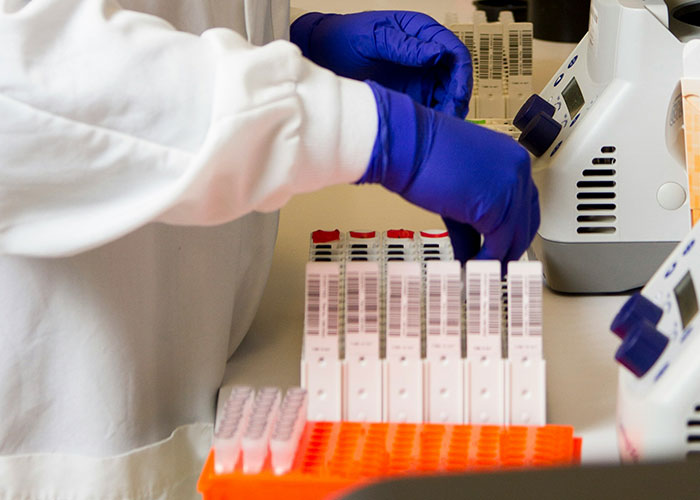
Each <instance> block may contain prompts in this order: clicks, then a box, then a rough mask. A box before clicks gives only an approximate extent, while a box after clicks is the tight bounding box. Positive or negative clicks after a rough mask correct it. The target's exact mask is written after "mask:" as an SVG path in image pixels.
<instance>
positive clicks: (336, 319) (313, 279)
mask: <svg viewBox="0 0 700 500" xmlns="http://www.w3.org/2000/svg"><path fill="white" fill-rule="evenodd" d="M305 301H306V304H305V311H306V318H305V328H304V332H305V334H306V335H311V336H316V335H318V336H321V337H326V336H337V335H338V334H339V333H340V266H339V264H337V263H330V262H328V263H325V262H324V263H319V262H313V263H309V264H307V268H306V298H305Z"/></svg>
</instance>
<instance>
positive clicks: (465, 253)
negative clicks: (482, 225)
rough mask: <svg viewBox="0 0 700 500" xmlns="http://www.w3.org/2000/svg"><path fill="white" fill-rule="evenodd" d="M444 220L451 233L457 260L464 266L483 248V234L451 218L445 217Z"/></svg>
mask: <svg viewBox="0 0 700 500" xmlns="http://www.w3.org/2000/svg"><path fill="white" fill-rule="evenodd" d="M442 220H443V222H444V223H445V227H446V228H447V231H448V232H449V233H450V240H451V241H452V249H453V251H454V255H455V259H457V260H458V261H460V262H461V263H462V264H464V263H465V262H466V261H467V260H469V259H471V258H473V257H474V256H475V255H476V254H477V253H479V249H480V248H481V234H480V233H479V231H477V230H476V229H474V228H473V227H472V226H471V225H470V224H466V223H464V222H457V221H456V220H454V219H450V218H449V217H443V218H442Z"/></svg>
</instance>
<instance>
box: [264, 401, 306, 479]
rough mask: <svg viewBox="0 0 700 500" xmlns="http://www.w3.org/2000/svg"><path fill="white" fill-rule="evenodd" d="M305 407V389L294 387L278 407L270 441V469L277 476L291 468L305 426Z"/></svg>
mask: <svg viewBox="0 0 700 500" xmlns="http://www.w3.org/2000/svg"><path fill="white" fill-rule="evenodd" d="M307 405H308V395H307V393H306V389H302V388H300V387H294V388H292V389H289V390H288V391H287V394H286V395H285V397H284V401H283V402H282V405H281V406H280V412H279V418H278V419H277V423H276V425H275V428H274V430H273V432H272V438H271V439H270V452H271V454H272V469H273V470H274V472H275V474H277V475H281V474H285V473H286V472H288V471H289V470H291V468H292V465H293V462H294V456H295V455H296V452H297V448H298V447H299V440H300V439H301V434H302V432H303V431H304V426H305V424H306V407H307Z"/></svg>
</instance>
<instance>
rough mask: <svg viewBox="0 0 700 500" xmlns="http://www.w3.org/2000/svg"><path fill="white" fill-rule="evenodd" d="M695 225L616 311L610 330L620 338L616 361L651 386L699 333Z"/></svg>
mask: <svg viewBox="0 0 700 500" xmlns="http://www.w3.org/2000/svg"><path fill="white" fill-rule="evenodd" d="M697 238H700V226H696V227H695V229H694V230H693V231H691V233H690V234H689V235H688V236H687V238H686V239H685V240H684V241H682V242H681V243H680V244H679V245H678V246H677V247H676V249H675V250H674V251H673V252H672V253H671V255H670V256H669V257H668V259H667V260H666V261H665V262H664V264H663V265H662V266H661V267H660V268H659V270H658V271H657V272H656V273H655V274H654V276H652V278H651V279H650V280H649V282H648V283H647V285H646V286H645V287H644V288H643V289H642V291H641V293H637V294H635V295H633V296H632V297H631V298H630V299H629V300H628V301H627V302H626V303H625V305H624V306H623V307H622V309H620V311H619V312H618V314H617V316H616V317H615V319H614V320H613V323H612V325H611V327H610V329H611V330H612V331H613V332H614V333H615V334H616V335H618V336H619V337H620V338H621V339H622V344H621V345H620V347H619V349H618V351H617V353H616V354H615V358H616V359H617V360H618V361H619V362H620V363H621V364H622V365H624V366H625V367H627V368H628V369H629V370H630V371H631V372H632V373H633V374H634V375H635V376H636V377H638V378H644V379H647V378H648V382H647V383H649V384H653V383H655V382H656V381H658V380H659V379H661V378H662V377H663V375H664V374H665V373H666V372H667V370H668V368H669V367H670V366H671V365H672V364H673V363H674V362H676V360H677V358H679V357H681V356H683V351H684V350H685V348H686V345H687V344H688V343H689V342H688V339H690V338H692V337H693V336H694V333H695V331H696V330H698V329H700V315H698V312H699V311H700V306H699V304H698V296H699V295H700V293H699V292H698V289H697V286H698V284H699V283H700V244H697V243H696V239H697Z"/></svg>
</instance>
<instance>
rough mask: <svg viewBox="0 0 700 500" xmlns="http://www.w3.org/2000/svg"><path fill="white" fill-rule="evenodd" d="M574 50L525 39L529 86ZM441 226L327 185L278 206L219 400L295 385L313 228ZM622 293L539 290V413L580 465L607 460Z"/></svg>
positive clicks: (377, 194)
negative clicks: (542, 366) (543, 370)
mask: <svg viewBox="0 0 700 500" xmlns="http://www.w3.org/2000/svg"><path fill="white" fill-rule="evenodd" d="M574 46H575V45H574V44H560V43H552V42H542V41H539V40H535V47H534V49H535V78H534V88H535V89H540V88H542V87H543V86H544V85H545V84H546V83H547V81H548V80H549V77H550V76H551V75H552V74H554V72H555V71H556V69H557V68H558V67H559V64H560V63H561V61H563V60H564V59H565V58H566V57H567V56H568V54H569V53H570V52H571V50H572V49H573V48H574ZM398 227H405V228H409V229H427V228H435V227H443V226H442V221H441V220H440V218H439V217H437V216H436V215H434V214H431V213H428V212H426V211H424V210H422V209H419V208H417V207H414V206H412V205H410V204H408V203H406V202H405V201H403V200H402V199H401V198H399V197H398V196H396V195H394V194H392V193H389V192H388V191H386V190H384V189H383V188H381V187H378V186H335V187H332V188H328V189H325V190H322V191H319V192H316V193H311V194H306V195H300V196H296V197H295V198H294V199H292V200H291V202H290V203H289V204H288V205H287V206H286V207H285V208H284V209H283V210H282V213H281V218H280V229H279V235H278V239H277V246H276V251H275V257H274V259H273V263H272V269H271V272H270V277H269V280H268V284H267V288H266V291H265V294H264V297H263V300H262V303H261V306H260V309H259V311H258V314H257V317H256V319H255V321H254V323H253V326H252V328H251V331H250V332H249V333H248V335H247V337H246V338H245V339H244V340H243V342H242V343H241V345H240V346H239V348H238V350H237V351H236V353H235V354H234V356H233V357H232V359H231V360H230V362H229V365H228V368H227V371H226V376H225V379H224V384H223V389H222V391H221V396H224V395H225V394H227V392H228V391H227V390H226V389H227V388H230V387H231V386H232V385H235V384H249V385H254V386H256V387H262V386H263V385H275V386H279V387H283V388H286V387H290V386H295V385H299V361H300V357H301V344H302V327H303V313H304V266H305V264H306V260H307V256H308V245H309V240H308V238H309V234H310V233H311V231H313V230H315V229H319V228H322V229H333V228H339V229H341V230H349V229H362V228H368V229H376V230H385V229H390V228H398ZM626 297H627V296H626V295H604V296H592V295H588V296H572V295H560V294H557V293H554V292H552V291H550V290H548V289H545V292H544V337H543V338H544V357H545V359H546V361H547V413H548V421H549V422H550V423H554V424H565V425H572V426H574V428H575V431H576V434H577V435H578V436H582V437H583V449H582V459H583V461H584V462H585V463H605V462H617V461H618V452H617V440H616V434H615V427H614V420H615V403H616V393H617V372H618V369H617V364H616V363H615V360H614V353H615V349H616V348H617V346H618V343H619V340H618V339H617V337H615V336H614V335H613V334H612V333H610V330H609V326H610V323H611V321H612V318H613V317H614V315H615V313H616V312H617V311H618V310H619V308H620V307H621V306H622V304H623V303H624V301H625V299H626Z"/></svg>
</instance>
